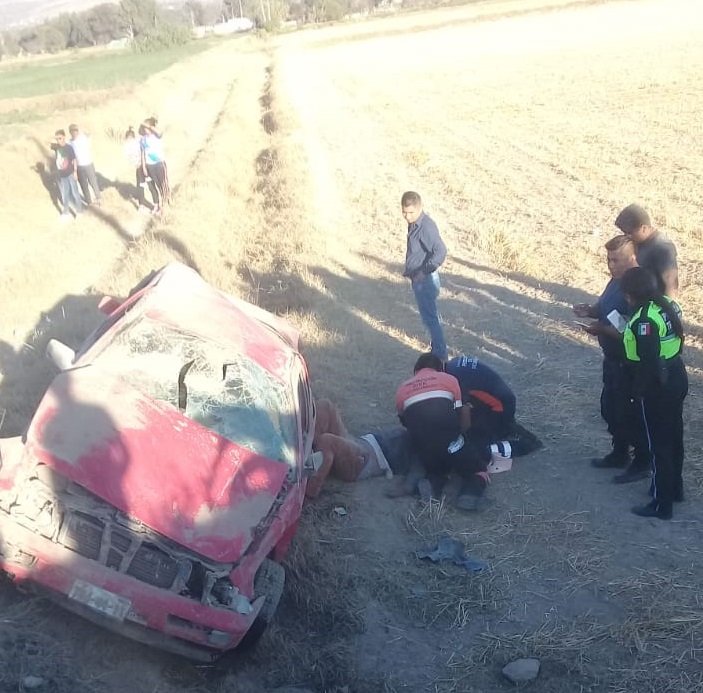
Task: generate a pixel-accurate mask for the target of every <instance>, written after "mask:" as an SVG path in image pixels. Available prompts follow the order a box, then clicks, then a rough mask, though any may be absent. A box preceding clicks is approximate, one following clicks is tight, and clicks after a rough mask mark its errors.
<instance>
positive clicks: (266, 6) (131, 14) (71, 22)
mask: <svg viewBox="0 0 703 693" xmlns="http://www.w3.org/2000/svg"><path fill="white" fill-rule="evenodd" d="M411 1H412V0H411ZM389 2H390V0H213V1H211V2H207V1H206V0H186V1H185V2H184V3H183V5H182V6H180V7H178V8H176V9H174V8H172V7H168V8H167V7H164V6H163V5H160V4H158V3H157V2H156V0H119V2H118V3H109V2H106V3H103V4H100V5H96V6H95V7H92V8H91V9H89V10H86V11H83V12H65V13H63V14H60V15H59V16H57V17H55V18H52V19H48V20H46V21H44V22H42V23H41V24H38V25H36V26H31V27H26V28H23V29H18V30H15V31H5V32H1V33H0V58H4V57H10V56H16V55H22V54H36V53H56V52H58V51H62V50H66V49H77V48H86V47H89V46H100V45H106V44H108V43H110V42H111V41H116V40H123V39H126V40H127V41H128V42H129V44H130V45H131V46H132V47H133V48H134V49H135V50H137V51H150V50H157V49H159V48H163V47H167V46H170V45H179V44H183V43H187V42H188V41H190V40H191V38H192V36H193V33H192V30H193V28H195V27H196V26H212V25H213V24H215V23H217V22H224V21H227V20H229V19H235V18H239V17H248V18H250V19H252V20H254V22H255V23H256V25H257V26H259V27H262V28H266V29H269V30H274V29H276V28H278V27H279V26H280V25H281V24H282V23H283V22H285V21H287V20H295V21H297V22H300V23H313V22H325V21H332V20H339V19H342V18H343V17H344V16H345V15H348V14H352V13H355V12H368V11H370V10H373V9H374V8H376V7H377V6H378V5H379V4H381V3H386V4H387V3H389ZM406 4H407V2H406Z"/></svg>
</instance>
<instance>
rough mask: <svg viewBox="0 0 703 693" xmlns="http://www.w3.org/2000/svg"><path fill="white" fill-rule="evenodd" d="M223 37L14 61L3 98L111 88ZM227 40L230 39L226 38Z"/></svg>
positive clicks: (1, 72)
mask: <svg viewBox="0 0 703 693" xmlns="http://www.w3.org/2000/svg"><path fill="white" fill-rule="evenodd" d="M220 40H223V39H217V38H211V39H202V40H199V41H191V42H190V43H188V44H186V45H184V46H174V47H173V48H168V49H165V50H163V51H158V52H154V53H135V52H134V51H132V50H130V49H122V50H114V51H112V50H105V51H101V52H99V53H95V52H93V51H76V52H75V53H73V54H71V55H70V56H65V55H64V56H61V57H60V58H59V57H57V58H55V59H49V60H29V61H27V62H26V63H18V62H14V63H11V64H9V65H7V66H4V67H2V68H0V99H9V98H28V97H36V96H45V95H48V94H56V93H59V92H67V91H93V90H96V89H111V88H113V87H118V86H127V85H130V84H136V83H139V82H141V81H143V80H145V79H147V78H148V77H149V76H151V75H153V74H154V73H156V72H160V71H161V70H164V69H166V68H167V67H169V66H170V65H172V64H173V63H176V62H178V61H179V60H183V59H184V58H187V57H189V56H191V55H195V54H196V53H200V52H201V51H203V50H205V49H207V48H210V47H211V46H212V45H213V43H215V42H219V41H220ZM224 40H226V39H224Z"/></svg>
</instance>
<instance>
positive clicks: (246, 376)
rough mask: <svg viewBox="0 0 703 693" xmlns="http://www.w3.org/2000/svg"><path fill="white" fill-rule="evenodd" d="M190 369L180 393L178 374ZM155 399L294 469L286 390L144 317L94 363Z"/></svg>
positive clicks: (246, 363)
mask: <svg viewBox="0 0 703 693" xmlns="http://www.w3.org/2000/svg"><path fill="white" fill-rule="evenodd" d="M191 361H192V365H191V366H190V367H189V368H186V369H185V370H184V372H187V373H186V374H185V377H184V378H183V385H184V386H185V390H184V388H183V386H181V388H180V393H179V382H178V381H179V374H180V373H181V371H182V370H183V369H184V366H186V365H187V364H188V363H189V362H191ZM95 363H96V364H99V365H100V367H101V368H104V369H105V370H108V371H109V372H110V373H112V374H114V375H116V376H118V377H119V378H120V379H121V380H123V381H125V382H127V383H128V384H129V385H131V386H132V387H134V388H135V389H137V390H139V391H141V392H144V393H145V394H147V395H149V396H150V397H152V398H153V399H156V400H159V401H161V402H167V403H169V404H171V405H173V406H174V407H176V408H178V406H179V394H180V396H181V397H180V398H181V404H183V403H185V410H183V413H184V415H185V416H187V417H188V418H190V419H193V420H194V421H197V422H198V423H200V424H201V425H203V426H205V427H207V428H209V429H210V430H212V431H215V432H216V433H218V434H220V435H221V436H223V437H225V438H227V439H228V440H231V441H232V442H234V443H237V444H238V445H241V446H242V447H244V448H247V449H248V450H251V451H253V452H256V453H257V454H259V455H263V456H264V457H268V458H269V459H272V460H277V461H279V462H284V463H286V464H287V465H289V466H291V467H292V466H294V464H295V451H296V447H297V426H296V419H295V412H294V407H293V402H292V400H291V396H290V394H289V392H288V391H287V389H286V387H285V386H284V385H283V384H282V383H280V382H279V381H278V380H276V379H275V378H273V377H272V376H271V375H270V374H269V373H267V372H266V370H264V369H263V368H262V367H261V366H260V365H259V364H257V363H255V362H254V361H252V360H251V359H249V358H247V357H246V356H244V355H242V354H239V353H233V352H232V350H228V349H227V348H226V346H224V345H221V344H216V343H213V342H209V341H205V340H203V339H202V338H200V337H198V336H197V335H192V334H185V333H183V332H181V331H180V330H177V329H175V328H172V327H170V326H168V325H164V324H162V323H156V322H153V321H151V320H149V319H148V318H140V319H138V320H137V321H135V322H133V323H132V324H131V325H130V326H129V328H128V329H126V330H123V331H122V332H121V333H119V334H118V335H116V336H115V339H114V341H113V342H112V343H111V344H110V345H109V346H107V348H106V349H105V350H104V351H103V352H102V353H101V354H100V355H99V356H98V357H97V358H96V359H95Z"/></svg>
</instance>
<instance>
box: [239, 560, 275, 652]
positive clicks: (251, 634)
mask: <svg viewBox="0 0 703 693" xmlns="http://www.w3.org/2000/svg"><path fill="white" fill-rule="evenodd" d="M285 584H286V571H285V569H284V568H283V566H282V565H281V564H280V563H276V562H275V561H271V560H269V559H268V558H267V559H265V560H264V562H263V563H262V564H261V566H260V567H259V570H258V571H257V572H256V577H255V578H254V599H258V598H259V597H266V601H265V602H264V605H263V606H262V607H261V611H259V614H258V615H257V617H256V620H255V621H254V623H253V624H252V626H251V628H250V629H249V630H248V631H247V634H246V635H245V636H244V637H243V638H242V640H241V642H240V643H239V646H238V649H239V650H247V649H250V648H252V647H253V646H254V645H256V643H257V642H258V641H259V639H260V638H261V636H262V635H263V634H264V631H265V630H266V628H267V627H268V625H269V623H271V621H272V620H273V616H274V614H275V613H276V609H277V608H278V603H279V602H280V601H281V597H282V596H283V587H284V585H285Z"/></svg>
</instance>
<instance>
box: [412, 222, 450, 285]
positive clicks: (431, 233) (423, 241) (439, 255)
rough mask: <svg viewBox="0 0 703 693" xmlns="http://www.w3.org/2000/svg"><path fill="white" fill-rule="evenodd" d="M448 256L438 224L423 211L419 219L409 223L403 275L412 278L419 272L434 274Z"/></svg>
mask: <svg viewBox="0 0 703 693" xmlns="http://www.w3.org/2000/svg"><path fill="white" fill-rule="evenodd" d="M446 257H447V247H446V246H445V245H444V241H442V239H441V238H440V235H439V229H438V228H437V224H435V223H434V221H432V219H430V217H428V216H427V215H426V214H425V213H424V212H422V214H420V216H419V217H418V219H417V221H415V222H413V223H412V224H408V247H407V251H406V253H405V271H404V272H403V276H404V277H410V278H411V279H412V278H413V277H414V276H415V275H416V274H418V273H419V272H422V273H423V274H432V272H434V271H435V270H436V269H437V268H438V267H439V266H440V265H441V264H442V263H443V262H444V260H445V259H446Z"/></svg>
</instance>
